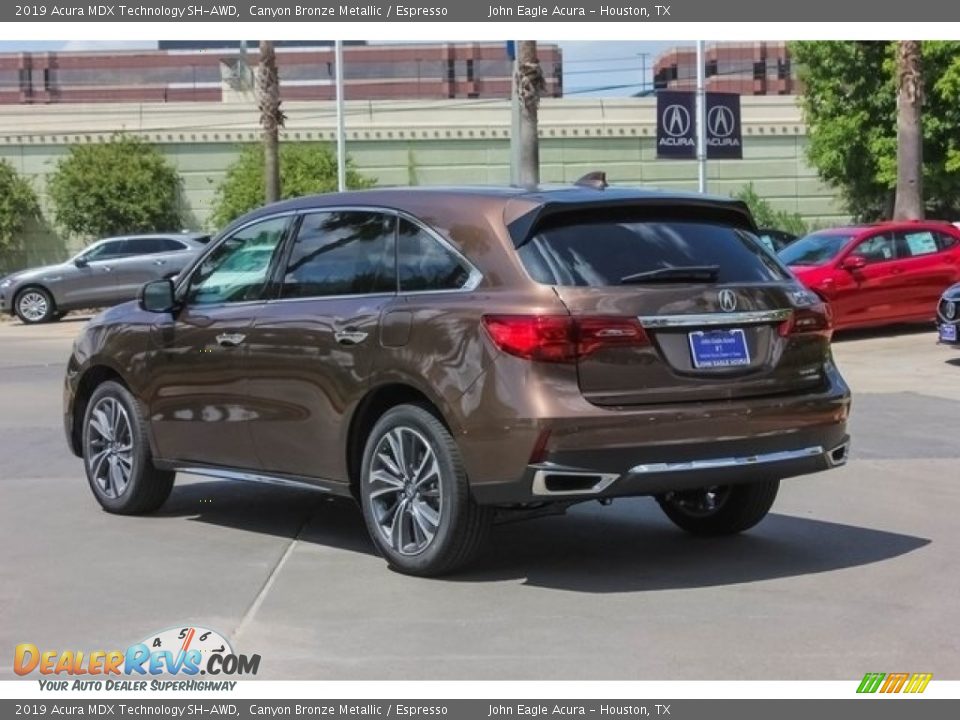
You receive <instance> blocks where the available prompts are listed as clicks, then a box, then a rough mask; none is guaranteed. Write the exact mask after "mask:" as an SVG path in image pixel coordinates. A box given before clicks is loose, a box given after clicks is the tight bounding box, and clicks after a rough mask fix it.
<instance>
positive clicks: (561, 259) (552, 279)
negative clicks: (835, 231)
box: [517, 220, 789, 287]
mask: <svg viewBox="0 0 960 720" xmlns="http://www.w3.org/2000/svg"><path fill="white" fill-rule="evenodd" d="M517 252H518V253H519V254H520V258H521V260H522V261H523V264H524V266H525V267H526V269H527V272H528V273H530V276H531V277H532V278H533V279H534V280H536V281H537V282H541V283H545V284H547V285H581V286H592V287H598V286H607V285H620V284H621V283H623V282H624V279H625V278H630V276H633V275H637V274H639V273H648V272H655V271H658V270H664V269H666V268H684V267H691V268H692V267H699V268H703V267H710V268H715V269H716V278H715V280H714V281H715V282H719V283H735V282H772V281H778V280H783V279H786V278H787V277H789V275H788V273H787V271H786V270H785V269H784V268H783V266H781V265H780V263H779V262H777V260H776V258H774V257H773V256H772V255H771V254H770V252H769V251H767V250H766V248H764V247H763V246H762V245H761V243H760V241H759V240H758V239H757V238H756V237H755V236H753V235H751V234H750V233H748V232H746V231H744V230H740V229H737V228H733V227H730V226H727V225H719V224H715V223H705V222H679V221H673V220H671V221H664V222H657V221H651V220H643V221H637V222H585V223H572V224H565V225H560V226H558V227H551V228H547V229H544V230H541V231H540V232H538V233H537V234H536V235H534V236H533V237H532V238H531V239H530V241H529V242H527V243H526V244H524V245H522V246H521V247H520V248H519V249H518V251H517Z"/></svg>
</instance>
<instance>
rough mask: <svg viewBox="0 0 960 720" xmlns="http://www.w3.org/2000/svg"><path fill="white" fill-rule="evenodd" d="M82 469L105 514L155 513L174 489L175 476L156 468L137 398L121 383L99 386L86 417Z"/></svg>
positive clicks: (92, 397)
mask: <svg viewBox="0 0 960 720" xmlns="http://www.w3.org/2000/svg"><path fill="white" fill-rule="evenodd" d="M82 447H83V465H84V468H85V469H86V471H87V481H88V482H89V483H90V489H91V490H93V495H94V497H96V499H97V502H99V503H100V505H101V506H102V507H103V509H104V510H106V511H108V512H112V513H118V514H122V515H133V514H136V513H146V512H152V511H154V510H156V509H157V508H159V507H160V506H161V505H163V503H164V502H165V501H166V499H167V497H168V496H169V495H170V490H171V489H172V488H173V480H174V473H172V472H167V471H163V470H157V469H156V468H155V467H154V465H153V459H152V457H151V455H150V444H149V442H148V441H147V432H146V426H145V423H144V421H143V415H142V413H141V412H140V405H139V403H138V402H137V399H136V398H135V397H134V396H133V395H132V394H131V393H130V391H129V390H127V389H126V388H125V387H124V386H123V385H121V384H120V383H116V382H113V381H107V382H105V383H103V384H102V385H100V386H98V387H97V389H96V390H94V392H93V395H92V396H91V397H90V402H89V403H87V410H86V412H85V413H84V418H83V446H82Z"/></svg>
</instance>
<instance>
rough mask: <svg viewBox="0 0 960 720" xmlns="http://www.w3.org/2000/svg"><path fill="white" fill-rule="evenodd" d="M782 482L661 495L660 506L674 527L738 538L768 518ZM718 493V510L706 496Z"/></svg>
mask: <svg viewBox="0 0 960 720" xmlns="http://www.w3.org/2000/svg"><path fill="white" fill-rule="evenodd" d="M779 488H780V480H764V481H762V482H756V483H748V484H745V485H725V486H720V487H712V488H702V489H700V490H689V491H682V492H675V493H666V494H665V495H658V496H657V502H658V503H660V507H661V508H662V509H663V512H664V513H666V515H667V517H668V518H670V520H672V521H673V523H674V524H675V525H676V526H677V527H680V528H682V529H684V530H686V531H687V532H689V533H693V534H694V535H707V536H710V535H714V536H715V535H734V534H736V533H740V532H743V531H744V530H749V529H750V528H752V527H753V526H754V525H756V524H757V523H758V522H760V521H761V520H763V518H764V517H766V515H767V513H768V512H770V508H771V507H772V506H773V501H774V500H776V498H777V490H779ZM708 492H713V493H715V495H714V497H715V506H713V507H712V509H711V506H710V503H709V502H708V499H707V498H706V494H707V493H708Z"/></svg>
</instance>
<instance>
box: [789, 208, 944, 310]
mask: <svg viewBox="0 0 960 720" xmlns="http://www.w3.org/2000/svg"><path fill="white" fill-rule="evenodd" d="M778 255H779V257H780V260H781V261H783V262H784V263H785V264H786V265H789V266H790V269H791V270H792V271H793V273H794V274H795V275H796V276H797V278H798V279H799V280H800V281H801V282H802V283H803V284H804V285H806V286H807V287H808V288H810V289H811V290H813V291H814V292H815V293H817V294H818V295H820V296H821V297H822V298H823V299H824V300H826V301H827V302H828V303H829V304H830V308H831V310H832V311H833V320H834V327H835V328H841V329H842V328H853V327H868V326H872V325H886V324H889V323H899V322H921V321H925V320H933V318H934V316H935V315H936V310H937V301H938V300H939V299H940V296H941V295H942V294H943V291H944V290H945V289H946V288H948V287H949V286H950V285H953V284H954V283H956V282H958V281H960V228H957V227H955V226H953V225H951V224H949V223H945V222H885V223H878V224H876V225H862V226H853V227H837V228H831V229H829V230H819V231H817V232H815V233H812V234H810V235H807V236H806V237H803V238H800V239H799V240H797V241H795V242H793V243H791V244H790V245H788V246H787V247H785V248H783V250H781V251H780V252H779V254H778Z"/></svg>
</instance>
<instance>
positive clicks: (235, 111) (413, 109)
mask: <svg viewBox="0 0 960 720" xmlns="http://www.w3.org/2000/svg"><path fill="white" fill-rule="evenodd" d="M284 109H285V111H286V113H287V115H288V120H287V124H286V128H285V130H284V133H283V137H284V139H288V140H304V141H324V142H332V141H333V140H334V134H333V133H334V125H335V116H334V108H333V107H332V106H331V105H330V104H329V103H286V104H285V105H284ZM743 116H744V132H745V134H744V159H743V160H742V161H712V162H710V163H709V165H708V177H709V190H710V191H711V192H713V193H717V194H732V193H734V192H736V191H738V190H739V189H740V188H742V187H743V186H744V185H745V184H747V183H748V182H753V183H754V185H755V187H756V189H757V191H758V192H759V193H760V194H761V195H762V196H764V197H766V198H767V199H769V200H770V201H771V202H772V203H773V204H774V205H775V206H776V207H778V208H783V209H785V210H789V211H793V212H799V213H800V214H801V215H803V216H804V217H806V218H808V219H809V220H811V221H813V222H816V223H819V224H828V223H836V222H840V221H844V220H846V219H847V218H846V215H845V213H844V211H843V209H842V207H841V206H840V205H839V203H838V202H837V201H836V198H835V193H833V192H832V191H831V190H830V189H829V188H827V187H825V186H824V185H823V184H822V183H821V182H820V181H819V180H818V178H817V176H816V172H815V171H814V170H813V169H812V168H811V167H810V166H809V165H808V164H807V162H806V160H805V158H804V145H805V142H806V128H805V126H804V124H803V122H802V118H801V115H800V111H799V110H798V108H797V107H796V103H795V99H794V98H791V97H745V98H744V99H743ZM257 119H258V116H257V112H256V110H255V108H254V107H251V106H248V105H246V104H229V103H226V104H222V103H184V104H180V105H177V104H160V105H131V104H123V105H103V104H100V105H74V106H46V107H36V106H34V107H5V108H2V109H0V157H3V158H6V159H7V160H9V161H10V162H11V163H13V165H14V166H15V167H16V168H17V170H18V171H20V172H21V173H23V174H25V175H26V176H27V177H28V178H29V179H30V181H31V182H32V183H33V185H34V187H35V188H36V189H37V191H38V192H39V193H40V195H41V199H42V202H43V204H44V207H45V208H46V209H47V211H48V216H49V206H48V203H47V198H46V195H45V185H46V183H45V180H46V176H47V174H48V173H50V172H51V171H52V170H53V168H54V167H55V165H56V162H57V160H58V159H59V158H60V157H62V156H63V155H64V153H66V152H67V148H68V146H69V145H70V144H73V143H96V142H105V141H106V140H108V139H109V137H110V135H111V134H112V133H114V132H116V131H124V132H128V133H132V134H137V135H140V136H141V137H143V138H144V139H146V140H148V141H150V142H153V143H156V145H157V146H158V147H159V148H160V149H161V151H162V152H163V153H164V154H165V155H167V156H168V157H169V158H170V160H171V162H173V163H174V165H175V166H176V167H177V169H178V170H179V172H180V173H181V175H182V176H183V181H184V185H183V187H184V196H183V198H182V200H183V208H184V217H185V225H186V226H189V227H205V226H206V225H207V223H208V218H209V215H210V210H211V205H212V202H213V199H214V193H215V190H216V187H217V184H218V183H219V182H220V180H221V179H222V177H223V174H224V171H225V170H226V168H227V167H228V166H229V165H230V163H231V162H232V161H233V160H234V158H235V157H236V153H237V148H238V146H239V145H240V144H241V143H246V142H256V141H257V138H258V135H257ZM654 121H655V102H654V100H653V99H652V98H627V99H616V100H602V101H601V100H595V99H590V100H571V99H560V100H545V101H544V103H543V105H542V108H541V138H542V140H541V166H542V169H541V175H542V178H543V180H544V182H569V181H572V180H575V179H576V178H578V177H580V176H581V175H583V174H584V173H586V172H588V171H591V170H605V171H606V172H607V175H608V178H609V180H610V181H611V182H614V183H618V184H627V185H646V186H654V187H663V188H684V189H695V188H696V177H697V168H696V163H694V162H693V161H666V160H657V159H656V148H655V144H654V142H655V141H654V138H655V133H656V130H655V125H654ZM509 124H510V117H509V106H508V104H507V103H506V102H503V101H491V100H474V101H466V100H451V101H434V102H430V101H427V102H419V103H417V102H357V103H349V104H348V106H347V150H348V152H349V154H350V155H351V156H352V158H353V160H354V161H355V163H356V165H357V167H358V168H359V170H360V171H361V172H363V173H365V174H368V175H371V176H374V177H376V178H377V179H378V182H379V184H381V185H408V184H416V185H435V184H445V183H460V184H462V183H467V184H478V183H479V184H487V183H507V182H508V181H509V161H510V156H509ZM26 239H27V244H28V246H29V257H28V258H27V261H28V262H29V263H31V264H33V263H36V262H40V261H45V260H53V259H58V258H60V257H63V256H64V255H65V254H66V253H67V252H68V250H69V249H70V248H73V247H76V246H78V245H80V244H82V243H83V241H84V240H86V239H81V238H71V239H64V238H61V237H60V236H59V235H58V234H57V233H56V232H55V230H54V229H53V228H51V227H50V226H49V223H46V224H44V225H42V226H39V227H35V228H31V230H30V232H29V233H28V237H27V238H26Z"/></svg>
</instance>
